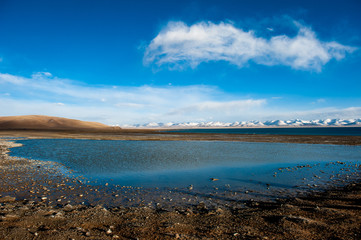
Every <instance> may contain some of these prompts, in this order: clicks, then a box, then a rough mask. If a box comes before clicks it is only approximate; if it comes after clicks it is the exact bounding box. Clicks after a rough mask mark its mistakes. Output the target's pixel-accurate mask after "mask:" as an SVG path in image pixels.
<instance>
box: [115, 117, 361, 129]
mask: <svg viewBox="0 0 361 240" xmlns="http://www.w3.org/2000/svg"><path fill="white" fill-rule="evenodd" d="M288 126H293V127H305V126H361V118H358V119H323V120H301V119H293V120H269V121H264V122H261V121H241V122H233V123H230V122H219V121H215V122H185V123H173V122H168V123H156V122H150V123H146V124H135V125H123V126H122V127H125V128H227V127H288Z"/></svg>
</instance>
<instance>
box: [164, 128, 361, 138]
mask: <svg viewBox="0 0 361 240" xmlns="http://www.w3.org/2000/svg"><path fill="white" fill-rule="evenodd" d="M167 132H182V133H223V134H267V135H269V134H271V135H324V136H361V127H299V128H297V127H289V128H281V127H277V128H203V129H176V130H167Z"/></svg>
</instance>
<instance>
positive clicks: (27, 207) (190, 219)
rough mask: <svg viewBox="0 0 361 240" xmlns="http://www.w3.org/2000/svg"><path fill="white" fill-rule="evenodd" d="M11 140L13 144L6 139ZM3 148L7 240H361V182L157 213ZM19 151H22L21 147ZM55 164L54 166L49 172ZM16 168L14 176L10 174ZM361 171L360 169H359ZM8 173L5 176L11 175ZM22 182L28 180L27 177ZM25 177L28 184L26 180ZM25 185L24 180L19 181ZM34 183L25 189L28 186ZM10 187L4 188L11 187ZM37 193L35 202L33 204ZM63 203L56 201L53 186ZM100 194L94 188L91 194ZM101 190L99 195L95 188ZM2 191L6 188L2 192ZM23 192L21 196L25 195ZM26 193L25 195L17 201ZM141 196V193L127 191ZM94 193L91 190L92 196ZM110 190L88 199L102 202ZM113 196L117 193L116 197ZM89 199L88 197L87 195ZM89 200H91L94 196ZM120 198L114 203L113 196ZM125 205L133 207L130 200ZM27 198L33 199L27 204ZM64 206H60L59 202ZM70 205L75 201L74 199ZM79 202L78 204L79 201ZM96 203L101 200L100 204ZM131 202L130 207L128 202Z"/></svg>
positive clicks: (2, 217) (173, 206) (1, 228)
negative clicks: (110, 202) (297, 194)
mask: <svg viewBox="0 0 361 240" xmlns="http://www.w3.org/2000/svg"><path fill="white" fill-rule="evenodd" d="M5 141H9V140H5ZM0 146H1V148H0V149H1V154H0V156H1V159H0V162H1V164H0V165H1V168H0V169H1V171H2V174H1V176H2V177H1V178H2V179H3V180H4V179H5V178H6V181H4V183H6V184H9V185H11V186H10V188H9V189H10V190H12V191H7V192H6V194H5V195H4V194H2V196H0V205H1V206H0V238H19V239H20V238H21V239H34V238H36V239H49V238H54V239H69V238H74V239H92V238H93V239H99V238H101V239H136V238H140V239H155V238H161V239H174V238H179V239H202V238H211V239H213V238H214V239H220V238H223V239H290V238H298V239H301V238H304V239H309V238H317V239H327V238H331V237H334V238H340V239H345V238H349V239H357V238H359V237H361V232H360V230H359V226H360V223H361V203H360V201H359V199H360V198H361V183H360V182H359V181H358V182H355V183H349V184H348V185H347V186H345V187H343V188H330V189H328V190H327V191H323V192H313V193H312V192H311V193H309V194H308V195H306V196H302V197H298V198H287V199H280V200H279V201H276V202H261V201H246V202H245V203H244V204H243V205H242V206H241V205H239V206H237V205H233V206H227V205H221V204H220V205H217V204H216V205H213V206H212V205H211V206H210V205H207V204H205V203H203V202H197V201H194V202H191V203H190V204H187V205H181V204H177V203H176V202H173V203H169V204H168V205H164V203H160V204H159V205H158V204H157V203H154V205H153V206H148V205H147V204H144V205H143V206H138V207H132V206H126V205H125V204H123V203H122V201H119V202H118V205H117V206H115V205H114V206H113V207H110V208H105V207H104V206H101V205H94V204H91V203H90V202H86V203H85V204H82V202H81V201H82V200H83V199H84V198H85V197H84V196H81V195H83V194H84V192H87V191H89V186H87V185H86V183H83V182H82V181H83V179H81V178H80V179H79V178H78V179H72V178H69V177H66V176H64V175H62V174H61V172H60V171H56V168H57V167H59V166H55V170H54V165H53V164H51V163H46V162H41V161H36V160H28V159H19V158H14V157H9V156H8V155H7V151H8V147H11V146H15V145H14V144H9V143H4V142H1V143H0ZM16 146H19V145H16ZM49 164H50V165H49ZM6 166H8V167H9V166H10V167H11V170H10V171H9V169H4V167H6ZM359 168H360V166H359ZM4 173H6V174H4ZM20 176H21V177H20ZM22 178H23V179H22ZM20 179H22V181H20ZM24 180H27V181H28V182H26V185H25V186H24V185H22V184H23V183H24ZM6 184H5V185H6ZM26 186H29V187H30V188H31V190H30V191H32V192H33V193H31V192H30V194H32V195H33V196H34V197H35V198H32V199H29V193H28V195H26V194H25V193H23V192H24V191H23V190H25V191H29V190H28V189H25V188H26ZM51 186H53V188H54V189H55V190H57V191H59V192H60V193H61V194H60V195H62V196H57V197H59V198H58V199H56V198H55V199H54V200H53V199H51V198H50V196H49V195H50V194H49V191H52V190H51V189H52V187H51ZM92 188H94V187H92ZM94 189H95V188H94ZM1 190H2V191H1V192H3V190H4V186H2V189H1ZM19 190H20V191H19ZM17 191H18V192H22V193H21V194H17ZM123 191H133V193H136V194H141V193H142V190H141V189H130V188H126V189H125V190H123ZM89 192H90V191H89ZM104 193H106V194H112V193H111V192H106V189H105V188H104V187H100V188H99V189H98V190H96V191H94V190H93V192H92V193H91V194H89V195H91V197H92V198H93V199H97V198H99V197H100V196H102V195H103V194H104ZM113 194H114V193H113ZM84 195H85V194H84ZM89 195H87V196H89ZM112 197H114V196H112ZM119 198H120V199H121V200H125V201H128V200H129V199H122V196H119ZM25 199H27V200H25ZM59 199H60V201H58V200H59ZM67 199H72V200H71V201H70V200H67ZM73 201H74V202H73ZM95 202H96V201H95ZM123 202H124V201H123Z"/></svg>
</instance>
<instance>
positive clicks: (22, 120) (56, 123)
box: [0, 115, 114, 130]
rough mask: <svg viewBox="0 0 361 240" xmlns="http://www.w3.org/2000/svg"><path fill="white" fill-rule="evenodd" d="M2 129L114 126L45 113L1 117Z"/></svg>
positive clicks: (78, 128) (105, 128) (0, 124)
mask: <svg viewBox="0 0 361 240" xmlns="http://www.w3.org/2000/svg"><path fill="white" fill-rule="evenodd" d="M0 129H1V130H24V129H29V130H92V129H94V130H111V129H114V127H110V126H108V125H105V124H102V123H98V122H86V121H80V120H75V119H68V118H61V117H49V116H43V115H26V116H9V117H0Z"/></svg>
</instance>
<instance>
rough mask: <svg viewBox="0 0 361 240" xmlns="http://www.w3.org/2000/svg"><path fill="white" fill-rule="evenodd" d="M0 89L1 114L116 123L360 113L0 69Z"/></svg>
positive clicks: (359, 112)
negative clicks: (24, 74)
mask: <svg viewBox="0 0 361 240" xmlns="http://www.w3.org/2000/svg"><path fill="white" fill-rule="evenodd" d="M0 89H6V95H5V94H0V109H1V111H0V115H2V116H10V115H26V114H43V115H52V116H61V117H68V118H76V119H81V120H88V121H98V122H103V123H106V124H119V125H124V124H137V123H146V122H164V123H165V122H199V121H210V120H214V121H224V122H234V121H247V120H272V119H294V118H301V119H325V118H359V117H360V116H361V108H360V107H353V108H335V107H330V106H329V107H328V108H322V109H312V108H311V109H308V110H307V109H306V110H304V109H305V108H304V106H299V105H297V104H294V105H292V100H290V99H284V100H283V99H282V97H278V96H277V99H278V100H277V101H274V100H273V98H272V97H270V98H269V99H265V98H252V97H247V98H244V97H240V96H234V95H231V94H228V93H225V92H223V91H221V90H220V89H218V88H216V87H214V86H205V85H191V86H181V87H180V86H164V87H151V86H140V87H122V86H115V87H113V86H94V85H86V84H84V83H78V82H75V81H71V80H68V79H59V78H56V77H54V76H51V75H48V76H45V75H44V74H40V75H39V74H34V75H33V76H32V77H30V78H26V77H21V76H15V75H10V74H2V73H0ZM102 99H103V100H105V101H102ZM299 101H300V99H297V102H299ZM307 101H309V99H308V100H307ZM314 101H315V102H316V101H317V99H315V100H314ZM318 101H319V102H321V103H322V101H323V100H322V98H320V99H318ZM274 102H277V103H274ZM327 102H328V101H327ZM327 102H324V103H325V104H326V103H327ZM357 102H360V101H359V100H357V99H356V101H353V102H352V105H354V106H355V105H356V106H357V104H356V103H357ZM283 104H284V105H283ZM284 106H287V107H285V108H284ZM313 106H317V105H313ZM300 108H301V109H303V110H300ZM290 109H291V110H292V111H291V110H290Z"/></svg>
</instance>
